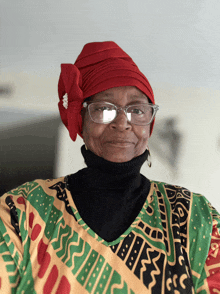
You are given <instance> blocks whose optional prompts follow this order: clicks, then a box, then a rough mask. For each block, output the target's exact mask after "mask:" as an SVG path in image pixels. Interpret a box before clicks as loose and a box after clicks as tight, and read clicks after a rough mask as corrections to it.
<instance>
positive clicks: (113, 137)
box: [83, 86, 150, 162]
mask: <svg viewBox="0 0 220 294" xmlns="http://www.w3.org/2000/svg"><path fill="white" fill-rule="evenodd" d="M97 101H106V102H110V103H113V104H115V105H116V106H121V107H125V106H127V105H130V104H136V103H147V102H148V98H147V97H146V95H144V94H143V93H142V92H141V91H140V90H139V89H137V88H136V87H133V86H125V87H115V88H111V89H108V90H106V91H103V92H100V93H98V94H95V95H94V96H92V98H91V102H97ZM149 135H150V125H147V126H138V125H134V124H131V123H130V122H129V121H128V120H127V117H126V115H125V113H124V112H123V111H119V112H118V115H117V117H116V118H115V119H114V121H112V122H111V123H109V124H99V123H95V122H93V121H92V120H91V118H90V116H89V113H88V111H86V112H85V113H84V114H83V140H84V142H85V145H86V147H87V148H88V149H89V150H91V151H92V152H93V153H95V154H96V155H98V156H100V157H103V158H104V159H106V160H108V161H112V162H126V161H129V160H131V159H132V158H134V157H137V156H139V155H141V154H142V153H144V151H145V150H146V147H147V143H148V139H149Z"/></svg>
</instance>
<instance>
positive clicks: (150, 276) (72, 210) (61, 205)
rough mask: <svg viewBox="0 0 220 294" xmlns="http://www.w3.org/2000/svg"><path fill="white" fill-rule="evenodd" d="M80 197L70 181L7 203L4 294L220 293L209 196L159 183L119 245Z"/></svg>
mask: <svg viewBox="0 0 220 294" xmlns="http://www.w3.org/2000/svg"><path fill="white" fill-rule="evenodd" d="M72 196H73V197H72ZM73 199H74V195H71V194H70V191H69V190H68V189H67V187H66V183H65V181H64V178H59V179H56V180H46V181H45V180H36V181H33V182H28V183H25V184H24V185H22V186H20V187H18V188H16V189H14V190H12V191H10V192H8V193H6V194H4V195H3V196H2V197H1V198H0V269H1V271H0V293H4V294H6V293H28V294H30V293H39V294H42V293H45V294H46V293H47V294H48V293H56V294H64V293H65V294H68V293H74V294H75V293H76V294H78V293H79V294H84V293H96V294H101V293H106V294H123V293H126V294H138V293H155V294H158V293H175V294H177V293H201V294H204V293H220V292H219V291H220V250H219V247H220V232H219V230H220V229H219V228H220V215H219V214H218V213H217V212H216V211H215V209H214V208H213V207H212V206H211V205H210V204H209V203H208V201H207V200H206V198H205V197H203V196H202V195H198V194H193V193H191V192H190V191H188V190H187V189H184V188H182V187H178V186H173V185H168V184H165V183H161V182H156V181H151V189H150V192H149V194H148V195H146V202H145V204H144V205H143V207H142V209H141V211H140V212H139V214H138V216H137V217H136V219H135V221H134V222H133V223H132V224H131V225H130V227H129V228H128V229H127V230H126V231H125V232H124V234H123V235H121V236H120V237H119V238H117V239H116V240H114V241H112V242H106V241H105V240H103V239H102V238H101V237H99V236H98V235H97V234H96V233H95V232H94V231H92V230H91V229H90V228H89V227H88V226H87V224H86V223H85V222H84V221H83V219H82V218H81V217H80V214H79V212H78V210H77V208H76V206H75V204H74V201H73Z"/></svg>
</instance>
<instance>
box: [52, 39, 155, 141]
mask: <svg viewBox="0 0 220 294" xmlns="http://www.w3.org/2000/svg"><path fill="white" fill-rule="evenodd" d="M120 86H135V87H137V88H138V89H139V90H141V91H142V92H143V93H144V94H145V95H146V96H147V97H148V98H149V99H150V100H151V102H152V103H153V104H155V102H154V94H153V90H152V88H151V86H150V84H149V82H148V80H147V78H146V77H145V76H144V75H143V74H142V73H141V72H140V70H139V69H138V67H137V65H136V64H135V63H134V62H133V60H132V59H131V57H130V56H129V55H127V54H126V53H125V52H124V51H123V50H122V49H121V48H120V47H119V46H118V45H117V44H116V43H114V42H95V43H88V44H86V45H85V46H84V47H83V50H82V52H81V53H80V55H79V56H78V58H77V60H76V62H75V63H74V64H61V74H60V78H59V83H58V93H59V98H60V102H59V103H58V106H59V111H60V115H61V119H62V121H63V123H64V125H65V126H66V127H67V129H68V130H69V133H70V137H71V139H72V140H73V141H75V140H76V136H77V134H79V135H80V136H81V137H82V117H81V109H82V103H83V101H84V99H85V98H88V97H90V96H92V95H95V94H97V93H99V92H102V91H105V90H107V89H110V88H114V87H120ZM153 124H154V121H153V123H152V124H151V133H152V130H153Z"/></svg>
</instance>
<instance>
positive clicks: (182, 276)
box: [0, 42, 220, 294]
mask: <svg viewBox="0 0 220 294" xmlns="http://www.w3.org/2000/svg"><path fill="white" fill-rule="evenodd" d="M58 91H59V98H60V102H59V110H60V114H61V118H62V121H63V123H64V124H65V126H66V127H67V129H68V130H69V133H70V137H71V138H72V140H75V139H76V136H77V134H78V135H79V136H81V137H82V138H83V140H84V143H85V145H84V146H82V148H81V151H82V155H83V157H84V159H85V163H86V165H87V166H88V167H86V168H84V169H82V170H79V171H78V172H77V173H76V174H72V175H68V176H66V177H62V178H59V179H56V180H35V181H33V182H28V183H25V184H24V185H22V186H20V187H18V188H17V189H14V190H12V191H10V192H8V193H6V194H5V195H3V196H2V197H1V198H0V207H1V214H0V268H1V272H0V292H1V293H57V294H61V293H63V294H64V293H65V294H67V293H76V294H78V293H79V294H81V293H114V294H116V293H120V294H123V293H129V294H134V293H157V294H158V293H175V294H177V293H201V294H203V293H220V292H219V291H220V282H219V281H220V250H219V247H220V233H219V228H220V215H219V214H218V213H217V212H216V211H215V209H214V208H213V207H212V206H211V205H210V204H209V203H208V201H207V200H206V199H205V198H204V197H203V196H201V195H198V194H194V193H191V192H190V191H188V190H187V189H185V188H182V187H179V186H173V185H168V184H165V183H161V182H156V181H152V180H149V179H147V178H145V177H144V176H143V175H141V174H140V169H141V166H142V165H143V164H144V162H145V161H149V159H148V156H149V150H148V140H149V137H150V135H151V133H152V131H153V125H154V119H155V114H156V111H157V110H158V106H156V105H155V101H154V95H153V91H152V89H151V86H150V84H149V82H148V80H147V79H146V77H145V76H144V75H143V74H142V73H141V72H140V71H139V69H138V67H137V66H136V65H135V63H134V62H133V60H132V59H131V58H130V57H129V56H128V55H127V54H126V53H125V52H124V51H123V50H122V49H121V48H120V47H119V46H118V45H117V44H115V43H114V42H100V43H90V44H86V45H85V46H84V48H83V50H82V52H81V54H80V55H79V57H78V58H77V60H76V62H75V64H74V65H72V64H62V65H61V75H60V79H59V84H58ZM149 165H150V163H149Z"/></svg>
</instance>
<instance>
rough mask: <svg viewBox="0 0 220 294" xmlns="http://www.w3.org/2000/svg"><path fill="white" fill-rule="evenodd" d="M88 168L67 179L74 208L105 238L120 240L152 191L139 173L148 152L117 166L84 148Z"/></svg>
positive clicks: (147, 181)
mask: <svg viewBox="0 0 220 294" xmlns="http://www.w3.org/2000/svg"><path fill="white" fill-rule="evenodd" d="M81 152H82V155H83V157H84V159H85V163H86V165H87V166H88V167H87V168H84V169H82V170H79V171H78V172H77V173H75V174H72V175H69V176H67V177H66V183H67V188H68V189H69V190H70V192H71V194H72V197H73V200H74V202H75V205H76V207H77V209H78V211H79V214H80V216H81V217H82V219H83V220H84V222H85V223H86V224H87V225H88V226H89V227H90V228H91V229H92V230H93V231H94V232H95V233H96V234H98V235H99V236H100V237H101V238H102V239H104V240H106V241H108V242H111V241H113V240H116V239H117V238H118V237H120V236H121V235H122V234H123V233H124V232H125V231H126V229H128V228H129V226H130V225H131V224H132V222H133V221H134V220H135V218H136V217H137V215H138V214H139V212H140V210H141V208H142V206H143V204H144V202H145V200H146V197H147V195H148V193H149V190H150V181H149V180H148V179H147V178H145V177H144V176H143V175H141V174H140V169H141V166H142V165H143V163H144V162H145V161H146V160H147V156H148V151H147V150H146V151H145V152H144V153H143V154H142V155H140V156H138V157H135V158H133V159H132V160H130V161H128V162H123V163H115V162H110V161H107V160H105V159H104V158H102V157H99V156H97V155H96V154H94V153H93V152H91V151H90V150H86V148H85V146H82V148H81Z"/></svg>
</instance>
